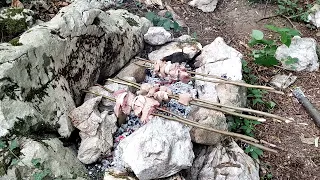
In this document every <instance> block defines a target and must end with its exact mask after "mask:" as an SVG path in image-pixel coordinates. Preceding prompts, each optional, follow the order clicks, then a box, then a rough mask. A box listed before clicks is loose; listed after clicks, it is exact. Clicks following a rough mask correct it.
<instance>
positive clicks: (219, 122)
mask: <svg viewBox="0 0 320 180" xmlns="http://www.w3.org/2000/svg"><path fill="white" fill-rule="evenodd" d="M190 116H191V118H190V119H192V120H193V121H196V122H198V123H200V124H201V125H204V126H207V127H212V128H214V129H218V130H224V131H226V130H228V125H227V122H226V117H225V116H224V114H223V113H222V112H218V111H214V110H210V109H206V108H194V109H193V111H192V112H191V115H190ZM190 136H191V139H192V141H193V142H195V143H198V144H205V145H216V144H218V143H220V141H221V140H222V138H223V136H222V135H221V134H218V133H214V132H211V131H207V130H203V129H200V128H196V127H193V128H192V129H191V131H190Z"/></svg>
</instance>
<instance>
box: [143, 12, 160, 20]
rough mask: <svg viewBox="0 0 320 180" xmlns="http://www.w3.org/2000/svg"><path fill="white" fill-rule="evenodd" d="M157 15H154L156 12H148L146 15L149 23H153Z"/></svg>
mask: <svg viewBox="0 0 320 180" xmlns="http://www.w3.org/2000/svg"><path fill="white" fill-rule="evenodd" d="M156 16H157V15H156V14H155V13H154V12H147V14H146V15H145V17H146V18H147V19H148V20H149V21H151V22H153V19H154V18H155V17H156Z"/></svg>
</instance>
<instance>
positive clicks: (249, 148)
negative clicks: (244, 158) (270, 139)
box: [244, 146, 251, 154]
mask: <svg viewBox="0 0 320 180" xmlns="http://www.w3.org/2000/svg"><path fill="white" fill-rule="evenodd" d="M250 151H251V147H250V146H248V147H246V149H245V150H244V152H245V153H247V154H248V153H249V152H250Z"/></svg>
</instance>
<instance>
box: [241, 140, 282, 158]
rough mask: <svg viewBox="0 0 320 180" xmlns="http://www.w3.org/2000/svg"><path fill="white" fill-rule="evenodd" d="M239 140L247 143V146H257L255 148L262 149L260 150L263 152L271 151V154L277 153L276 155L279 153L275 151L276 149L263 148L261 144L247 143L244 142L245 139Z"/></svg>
mask: <svg viewBox="0 0 320 180" xmlns="http://www.w3.org/2000/svg"><path fill="white" fill-rule="evenodd" d="M239 140H240V141H242V142H245V143H247V144H251V145H252V146H255V147H257V148H260V149H262V150H265V151H270V152H273V153H276V154H277V153H278V151H277V150H274V149H271V148H268V147H265V146H263V145H261V144H257V143H253V142H251V141H247V140H244V139H239Z"/></svg>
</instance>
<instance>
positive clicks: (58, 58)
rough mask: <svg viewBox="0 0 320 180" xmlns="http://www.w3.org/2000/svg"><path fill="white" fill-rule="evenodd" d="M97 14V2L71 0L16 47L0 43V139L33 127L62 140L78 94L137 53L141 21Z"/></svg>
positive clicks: (143, 28)
mask: <svg viewBox="0 0 320 180" xmlns="http://www.w3.org/2000/svg"><path fill="white" fill-rule="evenodd" d="M103 9H104V6H103V5H102V4H101V3H100V2H98V1H95V0H93V1H89V0H77V1H75V2H74V3H72V4H71V5H69V6H67V7H64V8H62V9H61V10H60V12H59V13H58V14H57V15H56V16H55V17H54V18H53V19H52V20H51V21H49V22H47V23H44V24H42V25H38V26H35V27H33V28H31V29H29V30H28V31H27V32H25V33H24V34H22V35H21V37H20V39H19V43H22V44H23V45H22V46H10V45H8V44H0V62H1V63H0V69H1V70H0V71H1V73H0V74H1V75H0V76H1V77H0V79H1V81H0V97H1V101H0V112H1V113H0V114H1V115H0V137H2V136H5V135H7V134H8V133H9V131H10V132H15V133H24V134H26V133H29V132H30V130H29V129H34V130H35V131H36V130H37V129H36V128H37V127H40V128H42V129H46V128H50V129H52V130H53V131H58V132H59V134H60V135H61V136H63V137H68V136H69V135H70V133H71V131H72V130H73V128H72V126H71V123H70V120H69V118H68V116H67V114H68V112H69V111H70V110H72V109H74V108H75V106H76V105H80V103H81V96H82V92H81V90H82V89H87V88H88V87H90V86H92V85H93V84H94V83H96V82H97V81H98V80H104V79H105V78H106V77H107V76H110V75H112V74H114V73H115V72H117V71H118V70H120V69H121V68H122V67H123V66H124V65H125V64H126V63H127V62H128V61H129V60H130V58H132V57H133V56H135V55H136V54H137V53H138V52H139V51H140V50H141V49H142V48H143V34H145V33H146V31H147V30H148V28H149V27H150V25H151V23H150V22H149V21H148V20H147V19H145V18H140V17H138V16H135V15H133V14H130V13H129V12H128V11H126V10H108V11H104V10H103ZM20 127H23V128H20ZM22 131H23V132H22Z"/></svg>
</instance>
